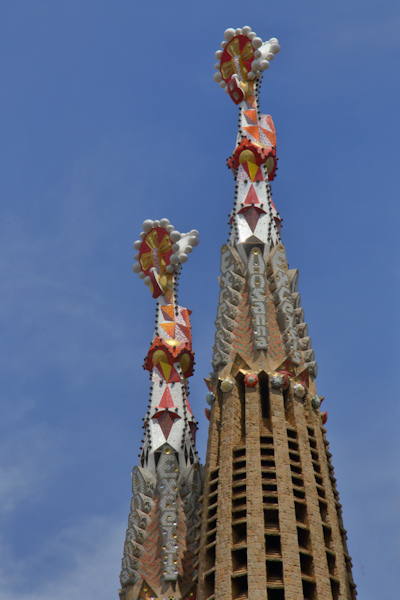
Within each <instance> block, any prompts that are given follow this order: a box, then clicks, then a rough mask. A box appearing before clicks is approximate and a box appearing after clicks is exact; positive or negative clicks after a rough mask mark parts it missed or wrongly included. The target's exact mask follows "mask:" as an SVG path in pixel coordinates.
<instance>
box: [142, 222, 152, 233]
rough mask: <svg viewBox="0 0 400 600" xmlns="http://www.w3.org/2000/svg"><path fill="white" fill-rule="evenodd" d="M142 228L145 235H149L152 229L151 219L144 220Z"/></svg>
mask: <svg viewBox="0 0 400 600" xmlns="http://www.w3.org/2000/svg"><path fill="white" fill-rule="evenodd" d="M142 227H143V231H144V232H145V233H149V231H151V230H152V229H153V221H152V220H151V219H146V221H144V222H143V225H142Z"/></svg>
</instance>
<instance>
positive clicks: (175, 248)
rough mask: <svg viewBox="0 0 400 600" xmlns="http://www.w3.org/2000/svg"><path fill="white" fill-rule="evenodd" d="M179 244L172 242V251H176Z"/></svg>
mask: <svg viewBox="0 0 400 600" xmlns="http://www.w3.org/2000/svg"><path fill="white" fill-rule="evenodd" d="M178 250H179V244H172V252H178Z"/></svg>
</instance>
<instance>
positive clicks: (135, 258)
mask: <svg viewBox="0 0 400 600" xmlns="http://www.w3.org/2000/svg"><path fill="white" fill-rule="evenodd" d="M133 259H134V260H139V252H136V254H134V255H133Z"/></svg>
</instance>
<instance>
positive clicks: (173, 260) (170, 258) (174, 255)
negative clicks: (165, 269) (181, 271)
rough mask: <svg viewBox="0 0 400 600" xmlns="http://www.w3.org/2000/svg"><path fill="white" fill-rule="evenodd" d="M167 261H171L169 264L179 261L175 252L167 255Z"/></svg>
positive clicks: (175, 263)
mask: <svg viewBox="0 0 400 600" xmlns="http://www.w3.org/2000/svg"><path fill="white" fill-rule="evenodd" d="M169 262H170V263H171V265H177V264H178V262H179V258H178V255H177V254H171V256H170V257H169Z"/></svg>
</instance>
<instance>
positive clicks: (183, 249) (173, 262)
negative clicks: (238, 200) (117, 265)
mask: <svg viewBox="0 0 400 600" xmlns="http://www.w3.org/2000/svg"><path fill="white" fill-rule="evenodd" d="M142 227H143V231H142V233H141V234H140V240H136V242H135V243H134V244H133V247H134V249H135V250H137V251H138V252H137V254H135V255H134V259H135V261H137V262H135V263H134V265H133V267H132V270H133V272H134V273H137V274H138V275H139V277H140V279H143V282H144V283H145V284H146V285H150V283H151V279H150V277H149V276H148V275H146V274H145V273H143V271H142V266H141V264H140V262H139V250H140V248H141V245H142V242H143V240H144V238H145V237H146V235H147V234H148V233H149V232H150V231H151V230H152V229H156V228H157V227H162V228H163V229H165V230H166V232H167V233H168V234H169V238H170V240H171V242H172V251H173V253H172V254H171V256H170V259H169V261H170V264H169V265H167V267H166V268H165V270H166V272H167V273H173V272H174V271H178V270H179V268H180V266H181V265H182V264H183V263H185V262H186V261H187V260H188V254H190V252H192V250H193V248H194V247H195V246H197V245H198V243H199V232H198V231H197V230H196V229H192V231H189V233H180V232H179V231H176V229H175V227H174V226H173V225H171V223H170V222H169V220H168V219H161V220H160V221H153V220H152V219H146V221H144V222H143V225H142Z"/></svg>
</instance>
